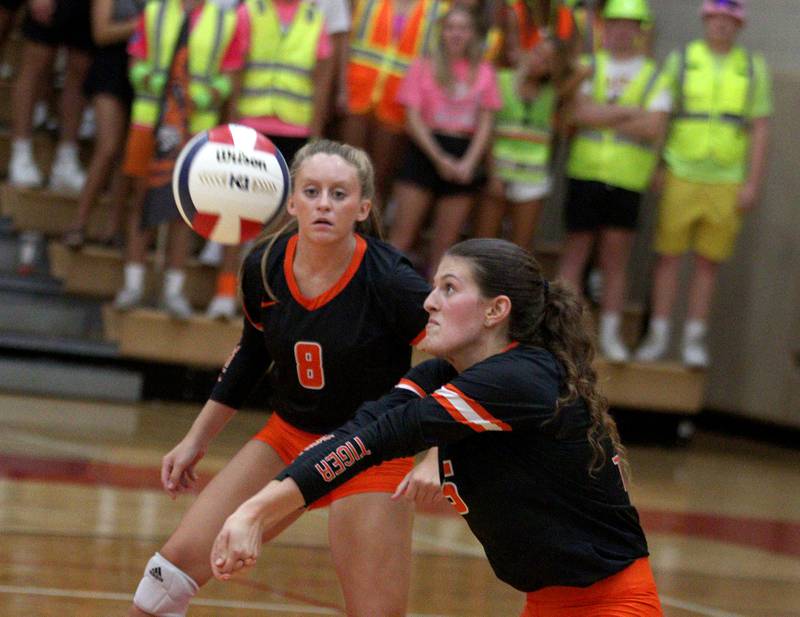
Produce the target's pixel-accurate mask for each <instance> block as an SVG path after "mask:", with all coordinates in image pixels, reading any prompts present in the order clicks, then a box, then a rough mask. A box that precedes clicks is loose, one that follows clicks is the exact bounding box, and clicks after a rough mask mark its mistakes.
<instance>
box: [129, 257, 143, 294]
mask: <svg viewBox="0 0 800 617" xmlns="http://www.w3.org/2000/svg"><path fill="white" fill-rule="evenodd" d="M142 287H144V264H140V263H135V262H132V261H131V262H128V263H126V264H125V289H141V288H142Z"/></svg>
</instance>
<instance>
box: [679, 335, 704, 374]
mask: <svg viewBox="0 0 800 617" xmlns="http://www.w3.org/2000/svg"><path fill="white" fill-rule="evenodd" d="M682 347H683V349H682V355H683V363H684V365H686V367H687V368H692V369H706V368H708V350H707V349H706V346H705V343H703V341H701V340H694V341H684V343H683V345H682Z"/></svg>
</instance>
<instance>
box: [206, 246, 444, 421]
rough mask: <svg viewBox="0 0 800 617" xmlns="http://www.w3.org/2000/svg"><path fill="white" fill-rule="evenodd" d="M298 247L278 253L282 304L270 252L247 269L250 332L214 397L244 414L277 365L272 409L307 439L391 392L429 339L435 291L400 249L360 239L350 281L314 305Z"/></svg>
mask: <svg viewBox="0 0 800 617" xmlns="http://www.w3.org/2000/svg"><path fill="white" fill-rule="evenodd" d="M296 247H297V236H296V235H293V236H286V237H283V238H280V239H278V240H277V241H276V243H275V244H274V246H273V247H272V249H271V251H270V255H269V258H268V263H267V273H268V274H267V276H268V281H269V284H270V287H271V289H272V292H273V294H274V296H275V298H274V299H273V298H270V297H269V296H268V295H267V293H266V291H265V289H264V286H263V283H262V279H261V258H262V255H263V253H264V250H265V247H263V246H262V247H259V248H257V249H255V250H254V251H253V252H251V253H250V255H248V257H247V259H246V260H245V264H244V268H243V272H242V291H243V304H244V310H245V313H246V317H245V320H244V322H245V323H244V331H243V333H242V338H241V340H240V342H239V345H238V346H237V347H236V349H235V350H234V353H233V354H232V356H231V359H230V360H229V361H228V362H227V363H226V366H225V368H224V369H223V370H222V372H221V373H220V377H219V379H218V380H217V384H216V386H215V387H214V390H213V392H212V394H211V398H212V399H213V400H215V401H218V402H221V403H224V404H226V405H230V406H231V407H234V408H239V407H240V406H241V404H242V403H243V401H244V399H245V398H246V397H247V395H249V394H250V392H251V391H252V390H253V388H254V387H255V385H256V384H257V383H258V381H259V379H261V377H262V376H263V375H264V374H265V373H266V371H267V369H268V368H269V367H270V366H271V365H272V369H271V370H270V372H269V379H270V388H269V392H270V394H271V400H270V405H271V406H272V408H273V409H274V410H275V411H276V412H277V413H278V414H279V415H280V416H281V417H282V418H283V419H284V420H286V421H287V422H289V423H290V424H292V425H294V426H296V427H297V428H299V429H301V430H304V431H308V432H310V433H325V432H327V431H330V430H332V429H333V428H335V427H337V426H339V425H341V424H342V423H343V422H345V421H346V420H348V419H349V418H351V417H352V416H353V414H354V413H355V411H356V409H357V408H358V406H359V405H360V404H361V403H362V402H364V401H367V400H371V399H377V398H380V397H381V396H382V395H384V394H385V393H387V392H388V391H390V390H391V389H392V386H394V385H395V383H397V380H398V379H399V378H400V377H401V376H402V375H403V374H404V373H405V372H406V371H407V370H408V368H409V366H410V363H411V344H412V343H414V342H416V340H417V339H419V338H421V336H422V335H424V328H425V323H426V322H427V319H428V316H427V313H426V312H425V310H424V309H423V308H422V304H423V302H424V300H425V297H426V295H427V294H428V292H429V289H430V288H429V286H428V284H427V283H426V282H425V280H424V279H423V278H422V277H421V276H420V275H419V274H417V273H416V272H415V271H414V269H413V268H412V267H411V264H410V263H409V262H408V260H407V259H406V258H405V257H403V255H402V254H401V253H399V252H398V251H397V250H395V249H394V248H392V247H391V246H389V245H388V244H386V243H384V242H381V241H380V240H376V239H373V238H364V237H362V236H356V249H355V251H354V254H353V257H352V259H351V261H350V264H349V265H348V267H347V270H346V271H345V272H344V274H343V275H342V277H341V278H340V279H339V280H338V281H337V282H336V283H335V284H334V285H333V286H332V287H331V288H330V289H329V290H327V291H326V292H324V293H323V294H321V295H320V296H318V297H316V298H306V297H304V296H303V295H302V294H301V292H300V289H299V287H298V285H297V282H296V281H295V278H294V274H293V271H292V264H293V260H294V255H295V250H296ZM273 363H274V364H273Z"/></svg>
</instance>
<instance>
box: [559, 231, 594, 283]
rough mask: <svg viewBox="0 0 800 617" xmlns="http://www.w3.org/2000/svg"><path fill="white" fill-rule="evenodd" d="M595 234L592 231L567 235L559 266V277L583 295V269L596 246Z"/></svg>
mask: <svg viewBox="0 0 800 617" xmlns="http://www.w3.org/2000/svg"><path fill="white" fill-rule="evenodd" d="M594 238H595V234H594V233H593V232H591V231H575V232H569V233H567V239H566V241H565V242H564V253H563V254H562V255H561V262H560V263H559V264H558V276H559V278H561V279H563V280H564V281H565V282H566V283H567V284H568V285H571V286H572V288H573V289H574V290H575V291H576V292H578V293H580V294H582V293H583V269H584V268H585V267H586V262H587V261H588V260H589V255H591V252H592V246H593V245H594Z"/></svg>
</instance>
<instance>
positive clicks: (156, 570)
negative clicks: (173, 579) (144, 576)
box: [148, 567, 164, 583]
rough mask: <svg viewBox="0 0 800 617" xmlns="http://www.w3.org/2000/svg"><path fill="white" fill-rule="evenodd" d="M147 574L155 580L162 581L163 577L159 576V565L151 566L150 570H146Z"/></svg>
mask: <svg viewBox="0 0 800 617" xmlns="http://www.w3.org/2000/svg"><path fill="white" fill-rule="evenodd" d="M148 574H149V575H150V576H152V577H153V578H154V579H156V580H157V581H160V582H162V583H163V582H164V579H163V577H162V576H161V567H157V568H151V569H150V571H149V572H148Z"/></svg>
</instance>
